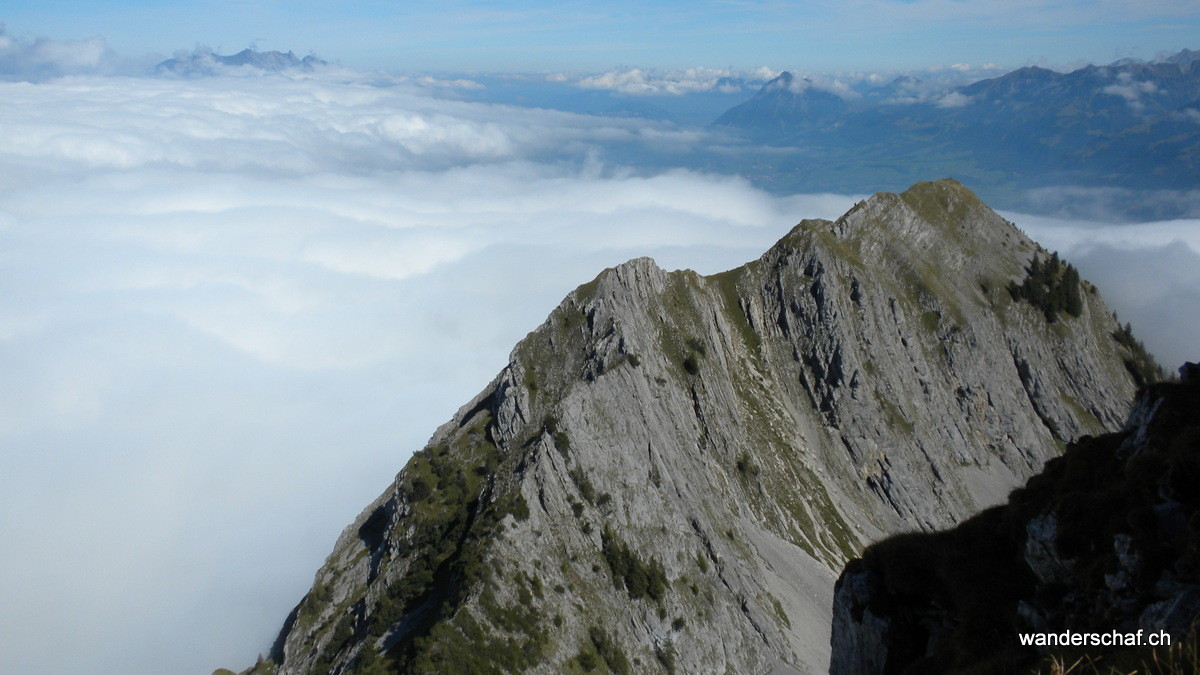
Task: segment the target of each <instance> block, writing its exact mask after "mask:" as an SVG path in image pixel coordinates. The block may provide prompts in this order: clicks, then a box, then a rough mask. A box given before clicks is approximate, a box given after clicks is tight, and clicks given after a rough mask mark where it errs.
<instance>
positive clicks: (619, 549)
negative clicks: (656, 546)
mask: <svg viewBox="0 0 1200 675" xmlns="http://www.w3.org/2000/svg"><path fill="white" fill-rule="evenodd" d="M601 542H602V543H601V546H602V549H601V551H602V553H603V554H604V561H605V562H606V563H608V569H609V571H610V572H612V575H613V585H614V586H616V587H618V588H619V587H620V586H622V585H624V587H625V591H626V592H627V593H628V594H629V597H630V598H632V599H634V600H636V599H638V598H641V597H646V596H649V597H650V598H651V599H653V600H655V601H661V600H662V599H663V597H665V596H666V594H667V587H668V584H667V575H666V572H664V571H663V567H662V563H660V562H658V561H657V560H654V559H651V560H650V562H646V561H645V560H643V559H642V558H641V556H639V555H638V554H637V553H635V552H634V551H633V550H631V549H630V548H629V546H627V545H626V544H625V542H623V541H621V540H620V539H619V538H618V537H617V536H616V535H615V534H614V533H613V531H612V529H611V528H609V527H608V526H607V525H605V526H604V532H603V533H601Z"/></svg>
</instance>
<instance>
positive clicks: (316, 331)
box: [0, 74, 853, 672]
mask: <svg viewBox="0 0 1200 675" xmlns="http://www.w3.org/2000/svg"><path fill="white" fill-rule="evenodd" d="M339 78H340V79H339ZM0 97H2V98H3V100H4V101H5V103H6V105H5V106H4V107H3V109H2V110H0V126H3V128H4V129H5V133H4V134H2V135H0V242H2V245H0V250H2V251H3V254H2V255H0V280H2V282H3V285H4V288H5V293H4V294H2V295H0V362H3V363H4V364H5V368H4V369H3V374H2V375H0V383H2V384H0V458H2V460H0V461H2V462H3V465H4V467H5V470H4V472H2V473H0V532H2V533H3V534H2V535H0V537H2V540H0V545H2V546H3V549H4V550H5V551H6V552H7V553H8V555H7V556H5V557H4V558H3V559H2V560H0V574H3V576H4V578H5V579H7V580H8V582H9V583H8V586H7V588H8V590H6V592H5V593H4V594H2V595H0V630H3V631H4V634H5V637H6V649H5V650H4V651H3V652H2V653H0V670H3V671H5V672H36V671H45V670H54V671H58V672H84V671H86V672H130V671H134V672H204V671H205V669H207V670H212V669H213V668H215V667H218V666H231V667H244V666H246V665H248V664H249V663H251V662H252V661H253V660H254V656H255V654H256V653H257V652H259V651H263V650H266V649H267V647H268V646H269V643H270V640H271V639H272V637H273V633H274V632H275V631H276V630H278V627H279V625H280V622H281V621H282V620H283V618H284V617H285V616H286V614H287V612H288V610H289V609H290V607H291V606H292V604H293V603H295V602H296V601H297V600H298V599H299V598H300V596H301V595H302V594H303V592H304V590H305V589H306V588H307V586H308V585H309V584H310V583H311V578H312V574H313V572H314V571H315V570H316V569H317V567H318V566H319V565H320V562H321V560H322V559H323V557H324V556H325V554H327V553H328V550H329V547H330V546H331V545H332V543H333V541H334V539H335V537H336V536H337V534H338V532H339V530H340V528H341V527H342V526H344V525H345V524H346V523H348V522H350V521H351V519H352V518H353V517H354V516H355V515H356V513H357V511H358V509H360V508H361V507H362V506H363V505H365V504H366V503H368V502H369V500H370V499H371V498H373V497H374V496H375V495H376V494H377V493H378V492H379V491H380V490H381V489H382V488H383V487H384V486H385V485H386V483H387V481H388V480H389V478H390V476H391V475H393V474H394V473H395V471H397V470H398V469H399V468H400V467H401V466H402V465H403V463H404V461H405V459H406V457H407V455H408V454H409V453H410V452H411V451H412V450H414V449H417V448H419V447H421V445H423V443H424V441H425V439H426V438H427V437H428V436H429V434H430V433H432V431H433V429H434V428H435V427H436V426H437V425H438V424H440V423H441V422H442V421H444V420H445V419H447V418H448V417H449V416H450V414H451V413H452V411H453V410H454V409H455V408H456V407H457V406H458V405H460V404H461V403H463V402H464V401H466V400H467V399H469V397H470V396H472V395H473V394H474V393H476V391H477V390H478V389H479V388H480V387H481V386H483V384H485V383H486V382H487V381H488V380H489V379H490V378H491V377H492V375H493V374H494V373H495V372H496V371H498V370H499V369H500V367H502V365H503V364H504V362H505V360H506V357H507V354H508V351H509V350H510V349H511V348H512V346H513V345H514V344H515V343H516V342H517V340H519V339H520V338H521V337H522V336H524V335H525V333H527V332H528V331H529V330H531V329H532V328H533V327H535V326H537V325H538V324H539V323H540V322H541V321H542V320H543V319H544V317H545V315H546V314H547V313H548V312H549V311H550V309H552V308H553V306H554V305H555V304H557V302H558V301H559V300H560V299H561V298H562V296H564V295H565V294H566V293H567V292H568V291H569V290H570V289H571V288H573V287H574V286H575V285H577V284H579V283H581V282H584V281H587V280H589V279H590V278H591V277H592V276H593V275H594V274H595V273H596V272H598V271H599V270H600V269H602V268H603V267H605V266H608V265H613V264H617V263H619V262H622V261H624V260H626V259H628V258H631V257H634V256H637V255H647V254H648V255H654V256H656V257H658V259H659V260H660V262H661V263H662V264H664V265H665V266H683V265H686V266H691V267H696V268H699V269H701V270H703V271H706V272H713V271H717V270H720V269H722V268H726V267H731V266H733V265H736V264H739V263H741V262H744V261H746V260H750V259H753V258H755V257H757V256H758V255H759V254H761V252H762V251H763V250H764V249H765V248H766V247H767V246H769V245H770V244H771V243H772V242H773V241H774V240H775V239H776V238H777V237H778V236H780V235H781V234H782V233H783V232H785V231H786V230H787V229H788V227H789V226H790V224H791V223H793V222H795V221H796V220H797V219H798V218H799V217H800V216H802V215H818V216H829V217H832V216H836V215H837V214H839V213H840V212H842V211H843V210H845V208H847V207H848V206H849V205H850V204H851V203H852V202H853V198H851V197H838V196H835V195H824V196H820V195H818V196H813V197H795V198H775V197H771V196H768V195H766V194H764V193H762V192H760V191H758V190H755V189H753V188H751V187H750V186H749V185H748V184H747V183H746V182H745V181H743V180H740V179H735V178H728V177H719V176H705V175H699V174H696V173H691V172H687V171H668V172H663V173H658V174H653V175H643V174H640V173H638V172H636V171H633V170H630V169H626V168H622V167H619V166H611V165H610V164H608V163H607V162H606V161H605V160H604V157H605V154H606V153H607V152H608V151H609V149H612V148H616V147H629V148H637V147H646V148H656V149H662V148H680V149H684V148H687V147H690V146H692V145H694V144H696V143H698V142H702V141H703V139H704V138H706V137H705V136H704V135H703V134H704V132H696V131H689V132H681V131H676V130H673V129H672V128H670V127H666V126H659V125H655V124H653V123H646V122H635V121H631V120H620V119H607V118H595V117H587V116H578V115H570V114H564V113H556V112H552V111H546V110H527V109H519V108H512V107H507V106H497V105H488V104H482V103H464V102H460V101H448V100H440V99H437V98H434V97H431V96H430V95H428V94H427V93H424V92H423V90H422V89H421V88H417V87H414V86H412V84H411V83H400V84H391V85H389V86H372V85H369V84H365V83H363V82H358V81H353V80H347V79H346V78H345V77H344V74H340V75H337V77H334V76H332V75H327V76H313V77H308V78H305V79H297V78H290V77H283V76H267V77H259V78H254V79H247V78H240V77H239V78H207V79H198V80H174V79H153V78H146V79H137V78H72V79H69V80H57V81H54V82H49V83H44V84H38V85H28V84H0ZM63 608H70V611H64V610H63ZM63 635H70V636H71V639H70V640H65V641H64V640H63V639H62V636H63Z"/></svg>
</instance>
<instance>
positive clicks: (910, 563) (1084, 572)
mask: <svg viewBox="0 0 1200 675" xmlns="http://www.w3.org/2000/svg"><path fill="white" fill-rule="evenodd" d="M1190 368H1191V372H1190V373H1189V372H1187V371H1185V374H1184V377H1183V378H1182V381H1181V382H1179V383H1172V382H1164V383H1159V384H1155V385H1151V386H1150V387H1148V388H1147V389H1145V390H1144V391H1143V392H1142V393H1141V394H1140V396H1139V400H1138V402H1137V405H1136V406H1135V408H1134V410H1133V412H1132V414H1131V415H1130V417H1129V421H1128V423H1127V425H1126V427H1125V429H1123V430H1122V431H1120V432H1118V433H1111V434H1105V435H1102V436H1096V437H1092V436H1088V437H1084V438H1082V439H1080V440H1078V441H1077V442H1075V443H1073V444H1072V445H1071V446H1070V447H1069V448H1068V449H1067V450H1066V452H1065V453H1064V454H1063V455H1062V456H1061V457H1058V458H1055V459H1054V460H1052V461H1050V462H1048V463H1047V464H1046V467H1045V470H1044V471H1043V472H1042V473H1040V474H1038V475H1036V476H1034V477H1033V478H1031V479H1030V480H1029V482H1028V483H1027V484H1026V485H1025V486H1024V487H1023V488H1021V489H1019V490H1015V491H1014V492H1013V493H1012V496H1011V497H1010V499H1009V501H1008V502H1007V503H1006V504H1005V505H1004V506H1002V507H996V508H993V509H990V510H988V511H985V512H983V513H981V514H979V515H978V516H975V517H973V518H971V519H970V520H968V521H966V522H964V523H962V524H961V525H959V526H958V527H956V528H955V529H953V530H949V531H945V532H938V533H922V534H909V535H903V536H900V537H895V538H892V539H889V540H886V541H883V542H881V543H879V544H876V545H873V546H871V547H870V548H868V549H867V550H866V552H865V553H864V554H863V557H862V558H860V559H855V560H852V561H851V562H850V563H849V564H848V565H847V566H846V569H845V571H844V572H843V573H842V575H841V577H840V578H839V580H838V582H837V590H836V593H835V599H834V611H833V614H834V619H833V621H834V623H833V635H832V644H833V654H832V660H831V666H830V672H831V673H833V674H834V675H857V674H862V675H874V674H876V673H896V674H900V673H914V674H916V673H941V672H972V673H1013V672H1029V671H1030V670H1031V669H1033V668H1035V667H1036V666H1037V665H1038V664H1039V662H1040V663H1042V665H1043V666H1044V665H1047V664H1048V663H1049V661H1048V659H1052V658H1054V657H1056V656H1057V657H1058V658H1060V659H1065V662H1066V663H1067V664H1070V663H1073V662H1075V661H1076V660H1080V659H1092V661H1091V662H1090V663H1091V666H1090V667H1087V668H1086V670H1088V671H1089V672H1093V671H1094V672H1109V671H1110V670H1111V671H1112V672H1162V673H1168V672H1169V673H1185V672H1194V669H1195V661H1194V659H1193V657H1189V656H1187V655H1186V653H1181V652H1180V650H1179V649H1176V650H1175V651H1173V652H1171V651H1165V652H1162V653H1160V654H1158V655H1157V656H1155V655H1151V654H1148V653H1147V650H1139V649H1136V648H1134V649H1129V648H1126V649H1118V648H1114V647H1105V646H1100V645H1092V646H1088V647H1084V648H1075V649H1074V650H1070V649H1049V648H1047V647H1046V646H1042V647H1041V648H1037V647H1035V646H1022V645H1021V642H1020V640H1019V638H1018V633H1034V632H1041V633H1046V632H1049V633H1055V634H1062V633H1063V632H1064V631H1068V630H1069V631H1075V632H1077V633H1079V632H1082V633H1087V632H1095V633H1102V634H1108V633H1111V632H1112V631H1119V632H1120V633H1122V634H1131V633H1135V632H1136V631H1138V630H1141V631H1144V633H1145V634H1147V635H1148V634H1150V633H1156V632H1158V631H1165V632H1166V633H1168V634H1170V635H1171V636H1172V637H1173V641H1172V644H1175V645H1176V646H1177V647H1178V645H1179V644H1180V642H1181V641H1183V640H1187V639H1189V636H1190V640H1191V641H1192V643H1193V647H1192V650H1193V651H1192V652H1191V653H1192V654H1194V653H1195V651H1194V648H1195V647H1194V645H1195V640H1196V634H1195V632H1194V631H1195V630H1197V626H1196V622H1197V620H1200V490H1197V489H1196V481H1197V479H1200V367H1197V366H1195V365H1194V364H1190Z"/></svg>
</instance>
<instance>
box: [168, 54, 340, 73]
mask: <svg viewBox="0 0 1200 675" xmlns="http://www.w3.org/2000/svg"><path fill="white" fill-rule="evenodd" d="M324 65H328V63H327V62H326V61H323V60H321V59H319V58H317V57H316V56H313V55H311V54H310V55H308V56H305V57H304V58H299V57H297V56H296V55H295V54H294V53H292V52H291V51H288V52H286V53H284V52H277V51H270V52H258V51H254V50H253V49H243V50H242V51H240V52H238V53H236V54H232V55H230V56H221V55H220V54H216V53H214V52H211V51H207V50H204V51H196V52H194V53H192V54H188V55H186V56H176V57H175V58H173V59H167V60H166V61H163V62H161V63H159V64H158V65H157V66H155V70H156V71H157V72H158V73H159V74H160V75H179V76H183V77H197V76H206V75H215V74H218V73H219V72H222V71H223V70H225V69H227V68H254V69H258V70H263V71H267V72H282V71H285V70H299V71H312V70H313V69H315V68H317V67H319V66H324Z"/></svg>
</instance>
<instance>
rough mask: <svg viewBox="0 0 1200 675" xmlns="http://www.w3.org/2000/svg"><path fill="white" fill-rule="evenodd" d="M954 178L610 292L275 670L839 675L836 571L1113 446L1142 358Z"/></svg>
mask: <svg viewBox="0 0 1200 675" xmlns="http://www.w3.org/2000/svg"><path fill="white" fill-rule="evenodd" d="M1035 255H1037V256H1041V257H1042V258H1045V257H1046V255H1047V253H1046V252H1045V251H1041V250H1040V249H1039V248H1038V246H1037V245H1036V244H1035V243H1034V242H1032V241H1030V240H1029V239H1028V238H1027V237H1026V236H1025V235H1023V234H1022V233H1021V232H1020V231H1018V230H1017V228H1015V227H1014V226H1013V225H1012V224H1011V223H1009V222H1007V221H1005V220H1004V219H1003V218H1001V217H999V216H998V215H996V214H995V213H994V212H992V211H991V210H990V209H988V208H987V207H986V206H985V205H983V204H982V203H981V202H980V201H979V200H978V199H977V198H976V197H975V196H974V195H973V194H971V193H970V192H969V191H967V190H966V189H965V188H963V187H962V186H961V185H959V184H958V183H956V182H954V181H940V182H936V183H922V184H918V185H916V186H914V187H913V188H911V189H910V190H908V191H907V192H905V193H904V194H900V195H897V194H879V195H875V196H874V197H872V198H870V199H868V200H866V201H865V202H862V203H859V204H858V205H856V206H855V207H854V208H853V209H852V210H851V211H850V212H849V213H847V214H846V215H845V216H843V217H841V218H839V219H838V220H837V221H834V222H830V221H824V220H806V221H804V222H802V223H800V224H799V225H797V226H796V227H795V228H794V229H793V230H792V231H791V232H790V233H789V234H788V235H786V236H785V237H784V238H783V239H781V240H780V241H779V242H778V243H777V244H776V245H775V246H774V247H772V248H771V249H770V250H769V251H767V252H766V253H765V254H764V255H763V256H762V257H761V258H760V259H758V260H756V261H754V262H751V263H748V264H746V265H744V266H742V267H739V268H737V269H734V270H730V271H728V272H725V273H722V274H717V275H713V276H709V277H704V276H701V275H698V274H696V273H694V272H691V271H688V270H683V271H677V272H667V271H664V270H662V269H660V268H659V267H658V266H656V265H655V263H654V262H653V261H652V260H649V259H645V258H643V259H638V260H633V261H630V262H628V263H625V264H623V265H620V266H618V267H616V268H613V269H609V270H605V271H604V272H602V273H601V274H600V275H599V276H598V277H597V278H596V279H595V280H593V281H592V282H590V283H587V284H585V285H583V286H581V287H580V288H578V289H577V290H575V291H574V292H572V293H571V294H570V295H569V296H568V297H567V298H566V299H565V300H564V301H563V303H562V304H561V305H560V306H559V307H558V308H557V309H555V310H554V312H553V313H551V315H550V317H549V318H548V319H547V320H546V322H545V323H544V324H543V325H542V326H540V327H539V328H538V329H537V330H535V331H534V332H532V333H530V334H529V336H528V337H526V338H525V339H524V340H522V341H521V342H520V344H518V345H517V347H516V348H515V349H514V350H513V352H512V355H511V358H510V362H509V364H508V365H507V366H506V367H505V368H504V369H503V371H502V372H501V373H500V374H499V375H498V376H497V377H496V379H495V380H494V381H493V382H492V383H491V384H489V385H488V386H487V387H486V388H485V389H484V391H483V392H481V393H480V394H479V395H478V396H476V397H475V398H474V399H473V400H472V401H471V402H469V403H468V404H467V405H465V406H463V408H462V409H461V410H459V412H458V413H457V414H456V415H455V416H454V418H453V419H452V420H450V421H449V422H447V423H446V424H444V425H442V426H441V427H440V428H439V429H438V430H437V432H436V433H435V434H434V435H433V438H432V439H431V440H430V442H429V444H428V446H426V448H425V449H423V450H421V451H420V452H418V453H416V455H415V456H414V457H413V458H412V459H411V460H410V461H409V462H408V464H407V466H405V468H404V470H403V471H401V472H400V474H399V475H398V476H397V477H396V479H395V481H394V482H393V484H392V485H391V486H390V487H389V488H388V489H387V490H386V491H385V492H384V493H383V494H382V495H381V496H380V497H379V498H378V499H377V500H376V501H375V502H374V503H373V504H371V505H370V506H369V507H368V508H367V509H366V510H365V511H364V512H363V513H362V515H361V516H360V517H359V518H358V519H357V520H356V521H355V522H354V523H353V524H351V525H350V526H349V527H348V528H346V530H345V532H343V534H342V535H341V537H340V538H339V539H338V541H337V544H336V545H335V547H334V550H333V553H332V554H331V555H330V556H329V558H328V560H327V561H326V563H325V565H324V566H323V567H322V568H321V570H320V571H319V572H318V573H317V576H316V579H315V583H314V585H313V588H312V590H311V591H310V592H309V593H308V595H306V596H305V598H304V599H303V600H302V601H301V602H300V604H299V605H298V606H297V607H296V609H295V610H294V611H293V612H292V614H291V616H290V617H289V618H288V620H287V622H286V623H285V625H284V628H283V630H282V631H281V633H280V635H279V639H278V641H277V642H276V644H275V646H274V648H273V649H272V651H271V655H270V660H269V661H268V662H266V663H264V664H263V665H261V666H260V667H258V668H256V671H257V672H274V671H278V672H281V673H309V672H335V673H343V672H386V671H389V670H400V671H404V672H424V671H438V672H454V671H458V672H462V671H466V670H470V669H471V668H473V667H474V668H485V669H488V668H490V669H500V670H512V671H515V670H528V671H535V672H589V671H591V670H592V669H593V668H598V667H601V666H606V667H607V668H609V669H610V670H612V671H614V672H623V671H636V672H654V671H674V670H681V671H684V672H713V671H717V672H719V671H730V672H819V671H824V670H825V669H826V668H827V665H828V663H829V656H830V653H829V625H830V607H831V605H832V601H833V597H832V591H833V582H834V579H835V577H836V571H837V570H839V569H841V567H842V564H843V563H844V562H845V560H846V559H847V558H849V557H851V556H854V555H856V554H857V553H858V552H859V551H860V550H861V548H862V546H863V545H864V544H865V543H866V542H868V541H872V540H875V539H878V538H880V537H882V536H884V535H887V534H892V533H896V532H900V531H907V530H913V529H922V530H931V529H935V528H941V527H948V526H951V525H954V524H956V523H958V522H959V521H961V519H962V518H964V517H966V516H967V515H968V514H971V513H974V512H976V511H977V510H979V509H980V508H983V507H986V506H989V505H992V504H995V503H998V502H999V501H1000V500H1002V499H1003V497H1004V496H1005V495H1007V494H1008V492H1009V491H1010V490H1011V489H1012V488H1013V487H1015V486H1017V485H1019V484H1020V483H1021V482H1022V481H1023V480H1024V479H1026V478H1027V477H1029V476H1030V475H1032V474H1033V473H1034V472H1036V471H1037V470H1039V469H1040V468H1041V466H1042V465H1043V463H1044V462H1045V461H1046V460H1047V459H1049V458H1051V457H1054V456H1055V455H1057V454H1058V452H1059V450H1060V448H1061V447H1063V444H1065V443H1066V442H1068V441H1070V440H1073V439H1075V438H1077V437H1080V436H1083V435H1086V434H1098V433H1104V432H1106V431H1109V430H1112V429H1115V428H1117V427H1118V426H1119V425H1120V423H1121V421H1122V420H1124V419H1125V417H1126V416H1127V413H1128V410H1129V405H1130V402H1131V401H1132V399H1133V394H1134V390H1135V386H1134V381H1133V378H1132V376H1131V375H1130V372H1129V370H1128V369H1127V367H1126V365H1125V364H1126V363H1127V362H1129V361H1130V360H1131V359H1134V358H1135V357H1136V356H1137V355H1136V354H1134V353H1133V352H1134V351H1136V350H1135V349H1134V348H1133V347H1136V344H1134V345H1133V347H1131V345H1130V343H1128V341H1127V340H1126V341H1124V342H1122V341H1118V340H1117V339H1116V338H1115V337H1114V336H1116V335H1117V334H1118V333H1119V330H1120V327H1119V326H1118V325H1117V324H1116V322H1115V319H1114V317H1113V315H1112V313H1111V312H1109V311H1108V310H1107V309H1106V308H1105V306H1104V304H1103V302H1102V300H1101V299H1100V297H1099V296H1098V295H1097V294H1096V293H1095V289H1094V288H1093V287H1091V286H1090V285H1089V284H1087V283H1086V282H1083V284H1082V285H1081V290H1080V291H1079V294H1080V296H1081V297H1080V300H1081V304H1080V311H1079V313H1078V316H1074V315H1070V316H1068V315H1064V316H1060V317H1058V318H1057V319H1056V320H1054V321H1050V320H1048V318H1047V315H1046V314H1045V313H1044V312H1043V311H1041V310H1040V309H1038V308H1036V307H1034V306H1032V305H1030V304H1029V303H1027V302H1025V301H1019V300H1015V299H1014V296H1013V295H1012V294H1011V293H1010V292H1009V291H1008V290H1006V289H1007V286H1008V284H1009V282H1021V281H1022V280H1023V279H1024V278H1025V276H1026V274H1027V268H1028V266H1029V264H1030V263H1031V260H1032V259H1033V258H1034V256H1035Z"/></svg>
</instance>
